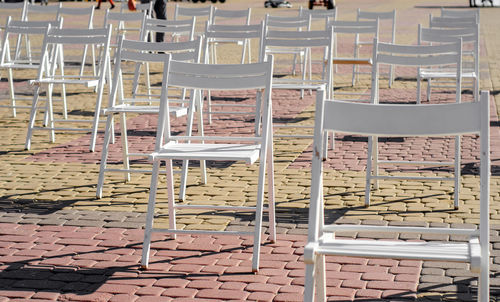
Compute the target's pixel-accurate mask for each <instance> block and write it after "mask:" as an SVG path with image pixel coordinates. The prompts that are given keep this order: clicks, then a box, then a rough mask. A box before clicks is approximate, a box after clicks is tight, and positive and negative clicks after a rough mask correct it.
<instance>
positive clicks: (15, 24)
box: [0, 17, 64, 117]
mask: <svg viewBox="0 0 500 302" xmlns="http://www.w3.org/2000/svg"><path fill="white" fill-rule="evenodd" d="M61 25H62V20H58V21H52V22H50V21H18V20H12V19H11V18H10V17H8V18H7V22H6V24H5V30H4V32H3V38H2V50H1V54H0V71H1V70H5V71H6V72H7V78H8V82H9V98H8V100H9V103H10V104H8V105H7V104H6V105H0V107H3V108H12V116H13V117H15V116H16V114H17V109H29V108H31V106H28V105H27V104H20V103H18V101H29V100H32V97H26V96H22V95H21V94H16V92H15V89H14V88H15V87H16V86H15V85H14V79H16V78H17V79H19V78H18V77H14V71H16V70H22V71H24V72H27V71H28V70H31V71H33V72H36V71H37V70H38V68H39V67H40V62H41V58H40V57H39V56H31V57H24V56H21V55H19V52H18V48H17V47H12V44H14V45H19V41H20V38H21V37H24V38H26V39H28V37H31V38H32V40H42V39H43V37H44V35H45V33H46V31H47V27H49V26H53V27H61ZM26 80H28V79H26ZM63 95H64V94H63Z"/></svg>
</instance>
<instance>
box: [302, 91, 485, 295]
mask: <svg viewBox="0 0 500 302" xmlns="http://www.w3.org/2000/svg"><path fill="white" fill-rule="evenodd" d="M316 114H317V115H316V119H315V139H314V147H313V150H316V152H313V162H312V172H311V174H312V180H311V202H310V208H309V223H308V243H307V245H306V247H305V249H304V262H305V263H306V274H305V278H306V281H305V293H304V301H325V300H326V278H327V276H326V272H325V269H326V268H325V266H326V263H325V256H351V257H364V258H366V257H368V258H388V259H420V260H429V261H431V260H436V261H451V262H465V263H468V264H469V265H470V270H471V271H472V272H478V273H479V285H478V301H481V302H487V301H490V298H489V278H490V275H489V265H490V259H489V253H490V252H489V248H490V242H489V241H490V239H489V236H490V234H489V233H490V225H489V219H490V217H489V215H490V212H489V207H490V205H489V199H490V189H489V178H490V160H489V156H490V146H489V124H490V119H489V117H490V115H489V93H488V92H486V91H483V92H482V93H481V100H480V101H479V102H475V103H453V104H443V105H394V104H384V105H378V104H365V103H354V102H340V101H330V100H326V101H325V100H324V99H323V97H322V94H321V93H318V98H317V100H316ZM326 130H334V131H340V132H345V133H353V134H360V135H375V136H378V135H380V136H408V135H409V136H434V135H464V134H479V135H480V144H481V147H480V148H481V150H480V154H481V157H480V181H481V183H480V196H479V203H480V212H479V224H478V228H476V229H470V228H468V229H466V228H439V227H436V228H434V227H433V228H424V227H394V226H369V225H338V224H332V225H325V223H324V193H323V171H322V165H323V158H322V155H321V154H322V153H321V152H317V150H321V148H323V144H325V143H326V142H324V141H323V137H324V136H323V132H324V131H326ZM368 156H369V154H368ZM345 231H347V232H353V233H354V232H368V233H381V232H384V233H385V232H390V233H398V234H401V233H413V234H416V235H417V236H418V234H435V235H437V236H457V235H458V236H463V237H464V240H463V241H461V242H436V241H411V240H410V241H403V240H396V241H388V240H372V239H355V240H352V239H347V240H344V239H342V238H339V237H338V233H339V232H340V233H341V232H345ZM441 238H442V237H441Z"/></svg>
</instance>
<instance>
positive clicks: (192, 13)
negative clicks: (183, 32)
mask: <svg viewBox="0 0 500 302" xmlns="http://www.w3.org/2000/svg"><path fill="white" fill-rule="evenodd" d="M213 12H214V7H213V5H209V6H204V7H185V6H181V5H179V4H176V5H175V10H174V20H182V19H186V18H189V19H190V18H192V17H196V22H198V25H197V26H196V28H195V31H196V32H197V33H202V32H203V31H204V28H203V26H204V25H205V22H206V21H207V20H208V21H210V20H212V19H213Z"/></svg>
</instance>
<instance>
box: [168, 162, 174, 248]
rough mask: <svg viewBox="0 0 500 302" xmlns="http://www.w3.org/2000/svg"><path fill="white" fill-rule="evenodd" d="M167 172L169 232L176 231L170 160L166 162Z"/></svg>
mask: <svg viewBox="0 0 500 302" xmlns="http://www.w3.org/2000/svg"><path fill="white" fill-rule="evenodd" d="M166 170H167V190H168V226H169V228H170V229H171V230H175V229H176V216H175V196H174V170H173V169H172V160H167V161H166ZM175 238H176V236H175V234H172V239H175Z"/></svg>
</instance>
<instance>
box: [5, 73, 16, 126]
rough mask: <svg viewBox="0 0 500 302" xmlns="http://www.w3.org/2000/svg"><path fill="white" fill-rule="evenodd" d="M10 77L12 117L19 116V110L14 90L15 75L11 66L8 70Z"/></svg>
mask: <svg viewBox="0 0 500 302" xmlns="http://www.w3.org/2000/svg"><path fill="white" fill-rule="evenodd" d="M7 77H8V78H9V92H10V102H11V105H12V117H16V116H17V111H16V98H15V95H16V94H15V92H14V76H13V74H12V68H9V71H8V76H7Z"/></svg>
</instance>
